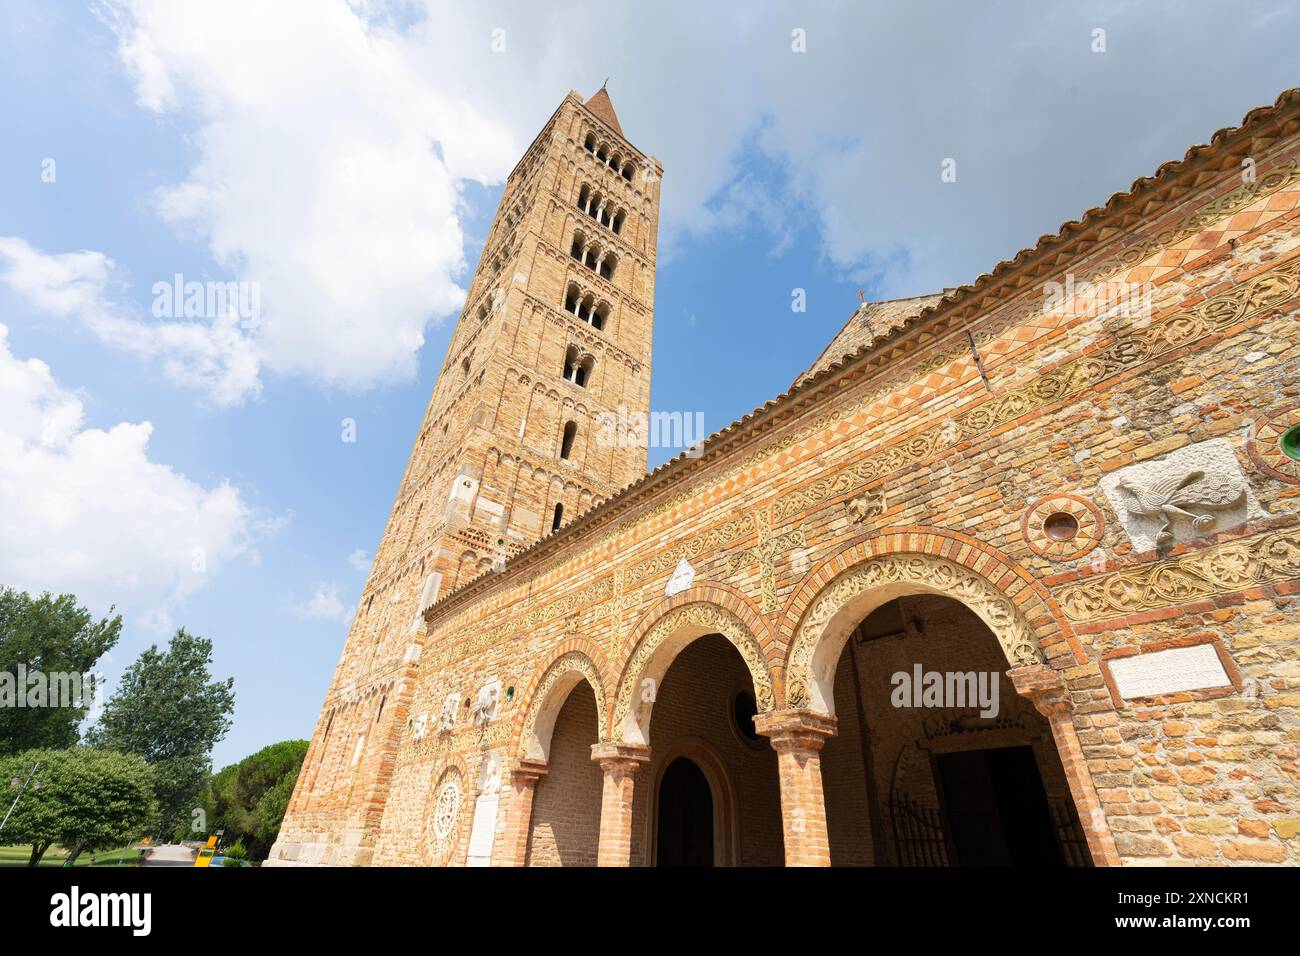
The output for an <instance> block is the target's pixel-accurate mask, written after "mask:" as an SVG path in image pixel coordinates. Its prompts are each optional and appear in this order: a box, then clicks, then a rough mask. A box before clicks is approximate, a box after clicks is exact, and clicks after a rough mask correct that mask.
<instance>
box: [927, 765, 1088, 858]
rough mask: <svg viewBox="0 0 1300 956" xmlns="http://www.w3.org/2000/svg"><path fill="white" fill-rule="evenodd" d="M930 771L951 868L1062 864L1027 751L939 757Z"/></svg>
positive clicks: (1035, 769)
mask: <svg viewBox="0 0 1300 956" xmlns="http://www.w3.org/2000/svg"><path fill="white" fill-rule="evenodd" d="M934 766H935V777H936V781H937V783H938V785H939V797H940V800H941V801H942V805H943V812H944V816H945V817H946V818H947V828H946V829H947V831H948V837H949V844H950V848H951V855H952V860H953V862H954V863H955V864H957V865H958V866H1063V865H1064V864H1065V861H1064V859H1063V858H1062V855H1061V847H1060V844H1059V843H1058V842H1057V840H1056V830H1055V828H1054V827H1053V825H1052V816H1051V811H1050V809H1049V808H1048V804H1047V794H1046V793H1045V792H1044V790H1043V780H1042V777H1041V776H1040V775H1039V773H1038V762H1037V761H1036V760H1035V759H1034V751H1033V749H1032V748H1030V747H999V748H997V749H995V750H966V751H961V752H958V753H948V754H939V755H937V756H936V757H935V758H934Z"/></svg>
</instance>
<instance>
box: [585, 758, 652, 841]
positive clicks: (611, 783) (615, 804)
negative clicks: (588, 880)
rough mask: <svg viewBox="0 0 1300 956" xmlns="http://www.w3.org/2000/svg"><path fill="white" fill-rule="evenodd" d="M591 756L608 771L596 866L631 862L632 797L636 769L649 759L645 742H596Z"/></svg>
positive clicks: (601, 804)
mask: <svg viewBox="0 0 1300 956" xmlns="http://www.w3.org/2000/svg"><path fill="white" fill-rule="evenodd" d="M591 759H592V760H594V761H596V762H597V763H598V764H600V769H601V771H602V772H603V773H604V775H605V779H604V783H603V785H602V787H601V795H600V846H599V848H598V850H597V852H596V865H597V866H630V865H631V863H632V797H633V793H634V785H635V783H636V772H637V770H638V769H639V768H640V767H641V765H642V764H644V763H647V762H648V761H649V760H650V748H649V747H647V746H645V745H644V744H618V743H613V744H610V743H606V744H596V745H594V746H593V747H592V748H591Z"/></svg>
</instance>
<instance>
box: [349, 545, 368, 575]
mask: <svg viewBox="0 0 1300 956" xmlns="http://www.w3.org/2000/svg"><path fill="white" fill-rule="evenodd" d="M348 564H350V565H352V567H354V568H356V569H357V570H358V571H365V570H367V569H369V567H370V559H369V558H368V557H366V551H365V549H364V548H357V549H356V550H355V551H353V552H352V553H351V554H349V555H348Z"/></svg>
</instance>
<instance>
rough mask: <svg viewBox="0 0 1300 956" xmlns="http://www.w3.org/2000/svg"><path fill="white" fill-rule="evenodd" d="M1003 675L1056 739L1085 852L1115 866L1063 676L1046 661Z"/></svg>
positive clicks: (1097, 862)
mask: <svg viewBox="0 0 1300 956" xmlns="http://www.w3.org/2000/svg"><path fill="white" fill-rule="evenodd" d="M1007 676H1008V677H1010V678H1011V683H1012V685H1013V686H1014V687H1015V688H1016V693H1017V694H1019V695H1020V696H1021V697H1024V698H1025V699H1026V700H1028V701H1030V702H1031V703H1032V704H1033V705H1034V708H1035V709H1036V710H1037V711H1038V712H1039V713H1040V714H1042V715H1043V716H1044V717H1046V718H1047V722H1048V724H1049V725H1050V726H1051V728H1052V739H1053V740H1054V741H1055V742H1056V752H1057V754H1058V755H1059V756H1060V758H1061V767H1062V768H1063V769H1064V770H1065V779H1066V781H1067V782H1068V783H1069V785H1070V795H1071V796H1072V797H1073V798H1074V809H1075V811H1076V812H1077V813H1078V814H1079V822H1080V823H1081V824H1082V825H1083V835H1084V838H1085V839H1086V840H1087V841H1088V852H1089V853H1090V854H1091V855H1092V862H1093V864H1094V865H1096V866H1119V865H1120V858H1119V851H1118V850H1117V849H1116V848H1115V838H1114V837H1113V836H1111V832H1110V826H1109V825H1108V824H1107V822H1106V811H1105V810H1104V809H1102V806H1101V801H1100V800H1099V799H1098V798H1097V789H1096V788H1095V787H1094V786H1093V785H1092V774H1091V773H1089V772H1088V762H1087V760H1086V759H1085V758H1084V756H1083V748H1082V747H1081V746H1080V745H1079V736H1078V734H1077V733H1076V732H1075V729H1074V719H1073V716H1072V711H1073V708H1072V707H1071V706H1070V694H1069V692H1068V691H1067V690H1066V689H1065V680H1064V678H1062V677H1061V674H1060V672H1059V671H1057V670H1054V669H1053V668H1051V667H1048V666H1047V665H1046V664H1030V665H1027V666H1025V667H1013V668H1012V669H1011V670H1009V671H1007Z"/></svg>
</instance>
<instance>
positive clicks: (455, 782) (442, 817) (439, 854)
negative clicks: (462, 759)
mask: <svg viewBox="0 0 1300 956" xmlns="http://www.w3.org/2000/svg"><path fill="white" fill-rule="evenodd" d="M437 794H438V795H437V796H436V797H434V800H433V807H432V808H431V809H430V811H429V829H430V830H431V831H432V833H431V836H432V841H431V842H432V844H433V846H432V851H433V865H434V866H442V865H443V864H445V863H446V862H447V859H448V858H449V857H450V856H451V852H452V850H454V849H455V847H456V832H457V828H456V822H457V820H458V818H459V817H460V804H461V786H460V774H459V773H457V772H456V771H454V770H453V771H450V772H449V773H447V774H446V775H445V776H444V777H443V782H442V785H441V786H440V787H438V790H437Z"/></svg>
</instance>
